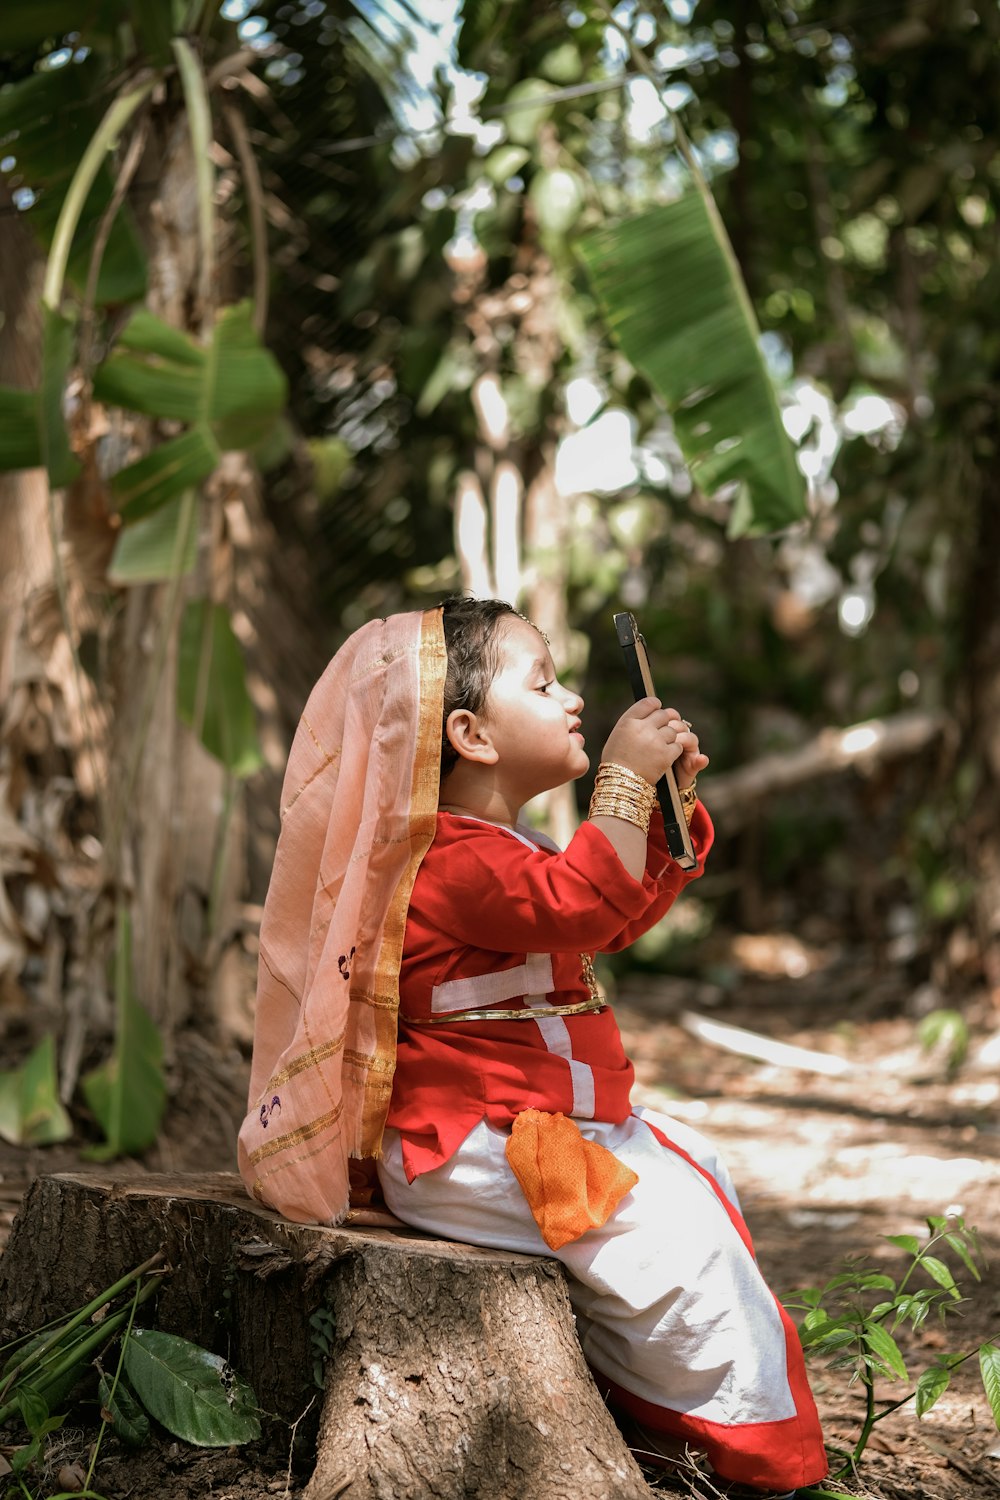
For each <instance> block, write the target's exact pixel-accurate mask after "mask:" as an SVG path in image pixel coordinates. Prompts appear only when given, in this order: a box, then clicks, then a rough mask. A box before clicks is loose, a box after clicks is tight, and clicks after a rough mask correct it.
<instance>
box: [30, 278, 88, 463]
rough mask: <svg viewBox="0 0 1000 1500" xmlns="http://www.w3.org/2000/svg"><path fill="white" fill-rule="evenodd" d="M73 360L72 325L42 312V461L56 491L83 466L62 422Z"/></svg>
mask: <svg viewBox="0 0 1000 1500" xmlns="http://www.w3.org/2000/svg"><path fill="white" fill-rule="evenodd" d="M72 361H73V324H72V323H71V322H70V320H69V319H68V318H64V317H63V315H62V313H58V312H53V310H52V308H51V307H45V308H43V309H42V389H41V392H40V396H39V405H38V412H39V428H40V436H41V449H42V458H43V461H44V463H45V467H46V468H47V469H48V471H49V483H50V484H51V485H52V488H53V489H59V488H61V486H62V485H64V484H70V483H71V482H72V481H73V480H74V479H75V478H76V476H77V474H79V472H80V465H79V464H78V462H77V461H76V459H75V458H74V456H73V453H72V451H71V449H70V446H69V438H68V436H67V434H66V423H65V422H64V421H63V411H62V403H63V391H64V390H65V389H66V377H67V375H68V374H69V367H70V365H71V363H72Z"/></svg>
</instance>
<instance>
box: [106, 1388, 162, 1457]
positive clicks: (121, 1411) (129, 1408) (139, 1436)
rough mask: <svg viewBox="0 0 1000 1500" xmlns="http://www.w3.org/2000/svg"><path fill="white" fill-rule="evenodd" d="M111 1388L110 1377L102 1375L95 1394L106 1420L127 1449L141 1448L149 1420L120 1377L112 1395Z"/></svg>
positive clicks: (147, 1435)
mask: <svg viewBox="0 0 1000 1500" xmlns="http://www.w3.org/2000/svg"><path fill="white" fill-rule="evenodd" d="M111 1386H112V1382H111V1379H110V1377H109V1376H107V1375H104V1374H102V1375H101V1378H100V1380H99V1382H98V1386H97V1394H98V1396H99V1397H100V1402H101V1406H102V1408H103V1410H104V1413H105V1415H106V1416H107V1420H108V1421H109V1422H110V1423H111V1426H112V1427H113V1428H114V1430H115V1432H116V1433H117V1435H118V1436H119V1437H120V1438H121V1440H122V1442H123V1443H125V1444H126V1445H127V1446H128V1447H129V1448H141V1447H142V1445H143V1443H144V1442H146V1440H147V1438H148V1437H149V1418H148V1417H147V1416H146V1413H145V1412H144V1411H143V1409H142V1407H141V1406H140V1405H139V1403H138V1401H137V1400H136V1398H135V1396H133V1394H132V1392H131V1391H130V1390H129V1388H128V1386H127V1385H126V1384H125V1381H124V1380H123V1379H122V1378H121V1376H119V1378H118V1383H117V1385H116V1386H115V1388H114V1394H113V1395H112V1391H111Z"/></svg>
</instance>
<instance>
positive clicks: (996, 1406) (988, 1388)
mask: <svg viewBox="0 0 1000 1500" xmlns="http://www.w3.org/2000/svg"><path fill="white" fill-rule="evenodd" d="M979 1369H980V1372H981V1373H982V1377H983V1389H984V1390H985V1392H986V1399H987V1401H988V1402H989V1403H990V1411H991V1412H992V1413H993V1420H994V1422H995V1423H996V1425H997V1427H998V1428H1000V1348H998V1347H997V1345H996V1344H983V1345H981V1347H980V1350H979Z"/></svg>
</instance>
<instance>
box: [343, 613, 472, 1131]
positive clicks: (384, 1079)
mask: <svg viewBox="0 0 1000 1500" xmlns="http://www.w3.org/2000/svg"><path fill="white" fill-rule="evenodd" d="M447 670H448V653H447V649H446V647H445V640H444V625H443V616H442V612H441V609H440V608H437V609H428V610H425V611H424V615H423V619H422V621H421V625H420V648H419V656H418V671H419V710H418V720H417V738H416V748H415V751H414V757H413V780H412V783H411V787H410V814H409V826H410V857H409V859H408V861H407V864H406V868H405V870H404V871H403V874H402V875H401V876H400V879H399V883H398V884H397V886H396V890H395V892H394V893H393V897H392V901H391V902H390V904H389V909H388V912H387V913H386V919H385V926H384V928H383V932H382V944H381V947H380V949H379V955H378V962H377V964H376V966H375V984H374V990H375V993H376V994H377V995H378V996H379V999H380V1001H381V1002H382V1003H381V1004H379V1005H378V1006H377V1007H376V1008H375V1011H374V1016H375V1036H376V1044H375V1058H374V1059H372V1062H371V1063H369V1073H368V1077H367V1079H366V1081H365V1087H364V1105H363V1109H362V1118H361V1130H360V1136H361V1151H360V1153H357V1154H360V1155H362V1156H377V1155H378V1153H379V1149H380V1147H381V1144H382V1132H383V1130H384V1128H385V1117H386V1114H387V1113H388V1109H389V1096H390V1094H391V1092H392V1075H393V1073H394V1071H395V1066H396V1027H397V1016H398V1012H399V969H400V965H401V963H402V960H403V938H404V936H405V932H406V913H407V911H408V909H409V905H410V896H411V894H412V892H413V882H414V880H415V879H416V876H417V871H418V869H419V868H420V862H421V860H422V859H423V857H424V855H425V854H426V853H427V850H428V849H429V848H430V846H431V844H432V843H433V841H434V834H435V831H436V829H437V809H438V798H439V796H440V785H441V714H442V710H443V706H444V681H445V675H446V673H447ZM385 1000H389V1001H390V1002H391V1003H390V1004H388V1005H387V1004H385V1003H384V1002H385ZM352 1154H355V1153H352Z"/></svg>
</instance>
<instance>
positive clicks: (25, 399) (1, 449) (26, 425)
mask: <svg viewBox="0 0 1000 1500" xmlns="http://www.w3.org/2000/svg"><path fill="white" fill-rule="evenodd" d="M40 417H41V403H40V399H39V393H38V391H17V390H14V389H12V388H11V387H10V386H0V471H3V472H4V473H9V472H10V471H11V470H12V469H38V468H41V464H42V439H41V435H40V433H39V430H38V429H39V420H40Z"/></svg>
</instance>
